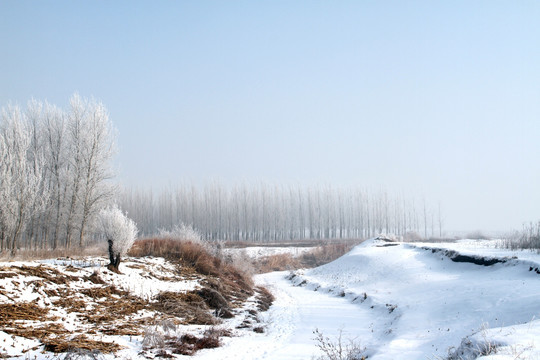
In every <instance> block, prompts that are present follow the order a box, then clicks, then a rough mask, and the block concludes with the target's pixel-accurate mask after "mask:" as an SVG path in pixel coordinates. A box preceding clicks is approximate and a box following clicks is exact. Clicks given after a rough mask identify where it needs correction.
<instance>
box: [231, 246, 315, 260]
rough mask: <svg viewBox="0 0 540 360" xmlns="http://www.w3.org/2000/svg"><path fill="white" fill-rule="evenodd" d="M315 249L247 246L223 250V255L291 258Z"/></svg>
mask: <svg viewBox="0 0 540 360" xmlns="http://www.w3.org/2000/svg"><path fill="white" fill-rule="evenodd" d="M315 248H316V247H299V246H287V247H283V246H248V247H245V248H229V249H225V250H224V252H225V254H231V255H236V254H242V253H243V254H245V255H247V256H249V257H250V258H254V259H256V258H260V257H263V256H271V255H281V254H291V255H292V256H294V257H296V256H300V255H302V254H304V253H307V252H310V251H312V250H313V249H315Z"/></svg>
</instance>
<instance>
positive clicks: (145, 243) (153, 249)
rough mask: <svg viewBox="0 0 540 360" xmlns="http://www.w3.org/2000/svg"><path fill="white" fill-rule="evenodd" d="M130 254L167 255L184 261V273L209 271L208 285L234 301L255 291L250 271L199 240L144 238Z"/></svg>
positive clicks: (245, 297) (171, 259)
mask: <svg viewBox="0 0 540 360" xmlns="http://www.w3.org/2000/svg"><path fill="white" fill-rule="evenodd" d="M129 255H130V256H135V257H143V256H155V257H163V258H165V259H167V260H169V261H171V262H173V263H174V262H176V263H177V264H178V265H180V267H179V271H180V272H182V273H184V274H187V275H189V274H190V273H191V272H195V273H196V274H202V275H205V276H207V279H206V280H205V287H208V288H211V289H213V290H216V291H217V292H219V293H220V294H221V295H222V296H223V297H224V298H225V299H226V300H227V301H228V302H229V303H230V304H232V305H238V304H240V303H242V302H244V301H245V300H246V299H247V298H248V297H250V296H251V295H253V281H252V279H251V277H250V276H249V275H248V274H246V273H244V272H242V271H239V270H238V269H237V268H235V267H234V266H233V265H231V264H228V263H226V262H224V261H222V260H221V259H220V258H218V257H216V256H213V255H212V254H210V253H209V252H208V251H207V249H206V248H205V247H204V246H202V245H201V244H199V243H194V242H191V241H183V240H176V239H168V238H152V239H141V240H137V241H136V242H135V244H134V245H133V247H132V248H131V250H130V252H129Z"/></svg>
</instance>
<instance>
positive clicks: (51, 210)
mask: <svg viewBox="0 0 540 360" xmlns="http://www.w3.org/2000/svg"><path fill="white" fill-rule="evenodd" d="M114 138H115V137H114V131H113V127H112V124H111V122H110V121H109V117H108V113H107V110H106V109H105V107H104V106H103V104H101V103H99V102H97V101H95V100H88V99H84V98H81V97H80V96H79V95H77V94H75V95H73V96H72V97H71V99H70V102H69V106H68V108H67V109H66V110H62V109H60V108H58V107H56V106H54V105H51V104H49V103H47V102H45V103H44V102H41V101H37V100H32V101H30V102H29V103H28V105H27V107H26V109H21V108H20V107H19V106H16V105H8V106H6V107H4V108H2V115H1V119H0V158H1V162H0V251H4V250H6V249H8V250H10V251H11V252H12V253H14V252H15V251H16V249H17V248H18V247H25V248H27V249H38V248H48V249H56V248H58V247H64V248H70V247H72V246H84V245H86V233H87V231H88V229H89V227H90V225H91V224H92V221H93V219H94V217H95V216H96V214H97V213H98V212H99V211H100V210H101V209H103V208H104V207H106V206H107V205H108V204H109V203H110V202H111V200H112V199H113V196H114V194H115V187H114V186H113V185H112V184H111V183H110V182H109V181H108V180H109V179H110V178H111V177H112V175H113V173H112V171H111V169H112V167H111V160H112V156H113V150H114Z"/></svg>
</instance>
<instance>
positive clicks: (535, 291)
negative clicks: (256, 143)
mask: <svg viewBox="0 0 540 360" xmlns="http://www.w3.org/2000/svg"><path fill="white" fill-rule="evenodd" d="M246 252H248V253H252V254H257V256H263V258H264V257H265V256H268V255H271V254H274V255H276V254H277V255H283V254H286V253H290V254H292V255H291V256H292V257H293V258H294V257H301V256H302V255H303V254H304V253H305V250H300V249H297V248H294V247H288V248H283V249H280V250H277V249H266V250H264V249H261V248H258V249H247V250H246ZM0 266H1V271H0V284H1V285H0V304H2V305H1V306H2V307H6V306H8V305H9V304H11V305H10V306H11V308H10V309H8V311H4V312H2V313H1V314H0V315H1V316H2V323H3V327H4V326H5V325H4V324H6V323H7V324H8V325H9V326H8V327H5V328H4V331H2V332H0V353H2V354H4V357H6V358H13V359H34V358H36V359H55V358H57V359H64V358H66V359H67V358H75V357H73V354H72V353H71V355H70V353H69V352H68V353H59V354H55V353H54V350H55V349H56V348H55V347H54V346H57V347H58V346H72V347H73V348H76V347H77V346H78V347H80V348H86V349H89V350H91V349H92V347H95V349H98V350H100V352H95V353H94V355H92V356H94V358H100V359H113V358H124V359H145V358H159V357H172V358H192V357H193V358H196V359H319V358H320V359H362V358H366V359H540V344H539V342H540V320H535V318H536V317H538V315H540V302H539V301H538V299H539V298H540V269H539V268H540V255H538V254H537V253H534V252H530V251H509V250H502V249H499V248H498V243H497V242H496V241H473V240H467V241H458V242H454V243H444V244H442V243H398V242H391V241H388V240H384V239H371V240H368V241H365V242H364V243H362V244H361V245H358V246H356V247H354V248H353V249H352V250H351V251H350V252H348V253H347V254H345V255H344V256H342V257H340V258H339V259H337V260H335V261H333V262H330V263H328V264H326V265H322V266H319V267H315V268H312V269H298V270H291V271H272V272H268V273H264V274H259V275H255V276H254V281H255V283H256V284H257V285H260V286H264V287H266V288H267V289H269V290H270V291H271V292H272V293H273V295H274V297H275V301H274V302H273V304H272V306H270V308H269V309H268V311H262V310H264V309H262V308H260V303H261V301H260V299H261V296H262V294H261V293H254V294H253V295H251V296H248V297H246V298H245V299H243V300H242V301H238V302H237V304H233V302H231V305H230V308H231V310H232V312H233V315H234V317H232V318H229V319H223V318H220V319H218V320H219V321H218V322H219V324H217V323H214V324H210V323H209V324H207V325H192V324H189V318H188V316H187V314H186V313H184V314H181V313H179V314H176V315H175V316H171V315H170V314H169V316H164V313H163V308H156V307H155V306H154V307H148V303H155V302H156V300H155V299H157V298H158V296H159V295H160V294H161V295H164V292H166V291H170V292H176V293H186V294H193V291H194V290H196V289H200V288H202V287H204V285H201V284H204V283H205V281H207V280H205V279H204V278H202V277H200V276H199V275H196V274H195V273H193V272H192V271H191V272H190V271H188V270H189V269H184V270H185V271H184V272H182V271H179V268H178V267H175V266H174V265H173V264H171V263H169V262H168V261H165V260H164V259H161V258H147V257H144V258H132V259H130V260H129V261H128V262H126V263H125V264H123V267H122V268H121V270H122V272H123V274H113V273H110V272H108V271H107V270H105V269H104V268H103V267H101V266H99V264H96V263H93V264H92V263H86V265H85V264H84V263H81V264H77V263H73V264H72V263H70V262H67V261H58V260H57V261H55V262H52V261H48V262H46V263H43V262H40V263H37V262H32V263H3V264H1V265H0ZM38 271H40V272H41V273H38ZM95 274H98V275H99V279H101V280H103V281H104V282H105V284H101V285H98V284H94V283H92V282H91V280H89V279H90V278H91V277H96V276H97V275H95ZM39 283H41V285H38V284H39ZM66 284H69V286H68V287H66V286H65V285H66ZM68 288H69V289H70V290H69V291H70V292H68ZM97 289H102V290H97ZM103 289H108V290H107V291H104V290H103ZM55 292H56V293H57V294H55ZM62 292H65V293H66V294H67V295H66V296H57V295H58V293H62ZM98 292H99V293H100V294H101V293H102V292H105V293H107V292H108V293H107V294H106V296H103V297H101V295H100V296H98V295H97V293H98ZM191 296H194V295H191ZM184 298H185V297H184ZM122 299H124V300H122ZM68 300H69V301H68ZM124 301H127V302H124ZM107 302H113V303H114V302H118V304H119V305H118V307H117V308H116V309H117V311H116V312H113V313H106V312H104V310H103V309H105V307H104V306H105V304H106V303H107ZM15 303H16V304H17V306H16V308H17V309H19V310H18V312H14V311H13V309H14V308H15V307H14V306H15V305H14V304H15ZM128 303H129V306H127V304H128ZM36 307H37V308H39V309H42V311H40V312H36V311H34V310H32V309H36ZM100 307H101V308H100ZM43 309H47V311H44V310H43ZM120 309H121V311H120ZM207 309H208V310H207V311H203V312H201V316H203V315H202V314H206V315H207V316H208V315H210V316H209V318H208V319H216V317H215V316H212V312H211V309H210V308H209V307H208V306H207ZM13 314H26V315H24V316H23V315H19V317H18V318H14V317H13V316H14V315H13ZM98 316H105V318H103V319H96V317H98ZM168 319H169V320H170V319H172V320H173V321H169V322H167V320H168ZM208 321H209V320H208ZM8 328H9V329H8ZM50 328H52V329H53V330H54V329H60V330H58V331H57V332H56V335H54V336H50V335H46V336H45V335H44V334H45V333H47V331H48V329H50ZM40 329H41V330H40ZM53 332H54V331H53ZM115 332H116V333H115ZM212 332H213V333H218V334H219V336H217V337H218V338H219V345H220V346H219V347H217V348H211V347H210V346H209V347H207V348H202V347H201V349H197V350H198V351H196V353H195V354H194V355H182V354H180V353H179V351H177V352H176V353H175V352H174V351H173V350H174V346H173V345H175V344H176V345H177V346H178V339H182V338H183V339H184V340H187V339H189V338H190V337H193V339H199V341H200V339H203V338H205V337H210V338H211V337H212V336H209V334H210V333H212ZM160 339H161V340H160ZM194 341H197V340H194ZM185 342H187V341H184V343H185ZM108 347H109V348H108ZM340 349H341V350H340ZM44 350H45V352H44ZM340 351H341V353H340ZM68 355H69V356H72V357H68ZM81 356H83V355H81ZM84 356H86V358H91V357H89V356H90V355H89V354H88V353H86V355H84ZM78 358H81V359H82V358H83V357H78Z"/></svg>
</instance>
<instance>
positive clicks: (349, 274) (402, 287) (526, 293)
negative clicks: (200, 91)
mask: <svg viewBox="0 0 540 360" xmlns="http://www.w3.org/2000/svg"><path fill="white" fill-rule="evenodd" d="M444 247H445V246H444V245H440V244H437V245H435V244H421V245H418V246H417V245H413V244H405V243H391V242H385V241H381V240H375V239H372V240H368V241H366V242H364V243H363V244H361V245H359V246H357V247H356V248H354V249H353V250H352V251H351V252H350V253H348V254H346V255H345V256H343V257H342V258H340V259H338V260H336V261H334V262H332V263H329V264H327V265H324V266H321V267H319V268H315V269H312V270H309V271H305V272H297V273H296V274H295V275H294V276H293V277H292V280H291V281H292V282H293V283H294V284H295V285H301V286H305V287H306V288H307V289H310V290H314V291H315V290H316V291H318V292H329V293H331V294H333V295H335V296H342V297H345V298H347V299H349V300H350V301H351V302H353V303H355V304H357V305H358V306H357V307H358V312H357V313H351V314H350V316H351V317H352V318H354V317H358V318H359V321H362V322H364V323H365V326H364V328H363V329H361V330H358V329H355V333H354V335H355V336H356V337H357V338H359V339H363V345H365V346H366V347H367V349H368V350H369V352H370V353H371V356H370V358H373V359H425V358H430V356H431V357H432V358H434V357H435V356H446V355H447V354H448V352H450V353H453V352H454V348H458V347H459V346H460V344H461V342H462V339H464V338H466V337H467V336H469V335H472V334H474V333H476V332H480V334H482V336H484V335H485V336H486V337H487V338H486V339H485V342H486V341H487V342H489V339H488V338H489V337H490V336H492V335H493V331H495V330H497V329H499V330H500V331H501V332H504V331H506V332H509V331H510V332H512V329H515V330H514V332H516V331H518V329H521V330H519V331H529V332H531V333H532V334H533V335H532V338H534V336H538V337H537V338H538V342H540V325H539V324H538V322H531V321H532V320H533V319H534V318H535V317H538V316H539V315H540V301H539V299H540V275H539V274H538V270H537V269H538V267H540V256H538V255H531V253H530V252H528V253H524V254H526V255H527V256H526V260H525V259H523V260H522V259H520V257H521V256H520V254H519V253H514V254H512V255H511V257H508V256H506V257H503V256H501V255H509V254H506V253H504V252H499V253H496V254H494V253H493V251H491V252H490V254H489V256H488V257H487V258H484V257H483V254H482V251H483V250H482V248H478V249H476V253H475V252H474V251H472V250H471V249H470V248H467V251H466V254H460V253H459V251H458V250H457V249H458V248H459V247H456V246H453V247H454V249H453V250H451V251H450V250H445V249H444ZM463 255H467V256H463ZM523 258H525V257H523ZM482 259H483V260H486V261H484V263H494V264H493V265H490V266H484V265H477V263H478V264H481V263H483V262H482ZM468 260H470V261H472V262H467V261H468ZM456 261H461V262H456ZM366 311H368V312H371V313H372V316H371V317H370V320H367V321H366V315H365V313H366ZM527 322H531V323H530V324H529V325H530V326H528V327H525V328H521V327H519V326H516V325H519V324H524V323H527ZM336 325H338V326H339V324H336ZM508 327H509V328H508ZM487 329H493V330H492V331H491V332H490V331H487ZM505 329H506V330H505ZM345 330H346V329H345ZM373 334H377V336H373ZM488 335H489V336H488ZM473 338H474V339H476V340H475V341H473V342H471V341H469V340H470V339H465V340H464V343H467V342H468V341H469V342H471V344H473V345H471V347H475V346H476V347H478V346H477V345H478V342H479V340H478V335H476V337H473ZM507 338H508V339H509V341H510V342H514V345H516V344H515V341H516V337H515V336H514V338H512V339H511V338H510V337H507ZM522 338H523V339H530V338H531V337H530V336H529V337H526V336H523V337H522ZM497 342H498V343H499V345H500V346H499V349H502V347H503V345H504V341H502V340H501V339H500V337H499V338H498V340H497ZM538 346H539V347H540V344H538ZM466 347H467V345H463V344H462V346H461V349H460V351H461V352H463V353H465V352H466V351H463V349H464V348H466ZM521 347H522V348H528V351H535V350H534V344H528V343H526V344H522V345H521ZM467 351H468V350H467ZM493 351H495V350H493ZM501 351H502V350H501ZM536 351H537V355H538V356H540V350H536ZM469 352H471V351H469ZM472 353H474V351H472ZM456 356H457V355H456ZM471 356H472V355H471ZM475 356H476V355H475ZM456 358H458V357H456ZM471 358H475V357H471Z"/></svg>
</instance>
